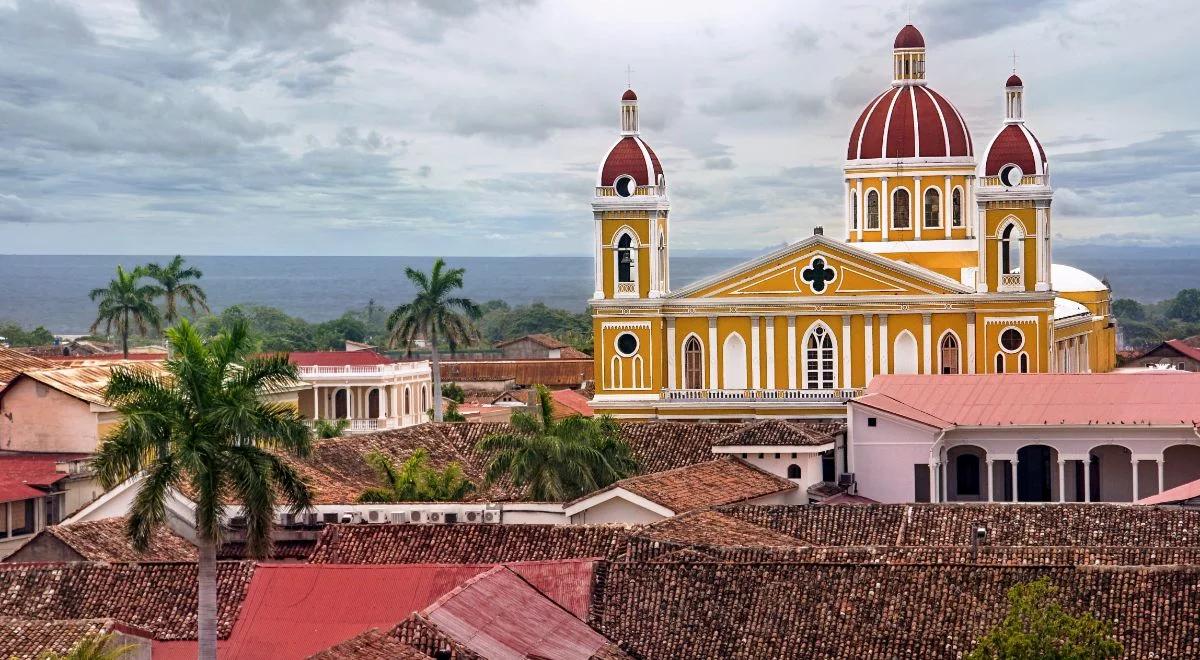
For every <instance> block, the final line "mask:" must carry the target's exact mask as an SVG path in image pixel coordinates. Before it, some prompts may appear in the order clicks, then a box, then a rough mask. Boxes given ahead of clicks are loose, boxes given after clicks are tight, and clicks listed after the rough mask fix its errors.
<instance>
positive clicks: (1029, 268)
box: [981, 206, 1040, 291]
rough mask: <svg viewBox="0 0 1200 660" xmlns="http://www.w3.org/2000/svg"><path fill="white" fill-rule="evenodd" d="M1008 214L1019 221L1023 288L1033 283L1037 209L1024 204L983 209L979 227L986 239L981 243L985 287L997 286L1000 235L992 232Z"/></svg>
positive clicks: (1029, 288)
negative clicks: (1022, 235) (982, 229)
mask: <svg viewBox="0 0 1200 660" xmlns="http://www.w3.org/2000/svg"><path fill="white" fill-rule="evenodd" d="M1009 217H1015V218H1016V219H1017V220H1018V221H1020V223H1021V230H1022V232H1024V234H1025V238H1024V239H1023V240H1022V241H1021V243H1022V249H1021V255H1022V263H1021V272H1022V273H1024V274H1025V278H1024V284H1025V290H1026V291H1033V290H1035V289H1036V287H1037V272H1038V270H1037V269H1038V263H1037V241H1038V239H1039V238H1040V237H1038V236H1037V235H1036V234H1037V210H1036V209H1034V208H1033V207H1030V206H1027V207H1023V208H988V209H987V210H986V211H985V213H984V219H983V228H984V230H985V233H984V236H985V237H986V241H985V244H984V261H985V263H984V264H982V265H981V267H982V268H984V269H985V270H984V274H985V277H986V281H987V286H988V291H996V290H997V289H998V288H999V286H1000V262H1001V253H1000V236H999V235H998V234H997V233H996V232H997V230H998V229H999V228H1000V225H1002V224H1004V222H1005V221H1006V220H1008V218H1009Z"/></svg>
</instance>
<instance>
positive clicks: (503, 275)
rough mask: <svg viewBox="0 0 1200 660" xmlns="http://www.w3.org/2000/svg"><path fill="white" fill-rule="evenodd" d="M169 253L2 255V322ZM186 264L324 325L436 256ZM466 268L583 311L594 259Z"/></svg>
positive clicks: (386, 293) (65, 318) (1132, 265)
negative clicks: (120, 267)
mask: <svg viewBox="0 0 1200 660" xmlns="http://www.w3.org/2000/svg"><path fill="white" fill-rule="evenodd" d="M1054 257H1055V261H1056V262H1058V263H1065V264H1070V265H1073V266H1077V267H1079V268H1082V269H1084V270H1086V271H1088V272H1090V273H1092V274H1094V275H1096V276H1097V277H1108V278H1109V281H1110V282H1111V283H1112V286H1113V290H1114V292H1115V295H1116V296H1117V297H1128V298H1135V299H1138V300H1141V301H1143V302H1151V301H1155V300H1162V299H1164V298H1169V297H1171V296H1173V295H1174V294H1175V292H1177V291H1179V290H1180V289H1183V288H1188V287H1198V288H1200V251H1197V250H1196V249H1194V248H1183V247H1179V248H1133V247H1101V246H1075V247H1067V246H1063V247H1059V246H1056V247H1055V249H1054ZM746 258H748V257H745V256H738V257H726V256H722V257H696V256H677V257H672V259H671V281H672V283H673V284H674V285H675V287H676V288H679V287H681V286H683V285H685V284H688V283H689V282H692V281H695V280H696V279H699V278H701V277H704V276H706V275H711V274H714V273H717V272H720V271H721V270H723V269H725V268H728V267H730V266H733V265H735V264H737V263H740V262H741V261H744V260H745V259H746ZM166 259H167V257H148V256H137V257H131V256H111V255H110V256H41V255H39V256H31V255H17V256H0V321H16V322H18V323H20V324H22V325H25V326H36V325H44V326H45V327H46V328H47V329H49V330H50V331H52V332H55V333H82V332H85V331H86V329H87V327H88V325H89V324H90V323H91V321H92V320H93V319H94V318H95V317H94V313H95V307H94V305H93V304H92V303H91V301H89V300H88V298H87V294H88V291H90V290H91V289H93V288H96V287H100V286H103V285H104V284H106V283H107V282H108V280H110V279H111V278H112V273H113V270H114V269H115V268H116V265H117V264H122V265H124V266H126V267H131V266H134V265H137V264H141V263H146V262H147V261H166ZM188 261H189V262H190V263H192V264H194V265H196V266H198V267H199V268H201V269H202V270H203V271H204V279H203V280H202V284H203V286H204V289H205V291H206V292H207V293H208V297H209V301H210V303H211V304H212V306H213V308H214V309H222V308H224V307H226V306H229V305H232V304H236V303H258V304H263V305H271V306H273V307H278V308H280V309H282V310H284V311H285V312H287V313H289V314H292V315H294V316H299V317H301V318H304V319H307V320H310V321H321V320H326V319H330V318H335V317H337V316H340V315H341V314H342V313H343V312H345V311H346V310H348V309H351V308H361V307H363V306H365V305H366V304H367V301H368V300H369V299H371V298H374V299H375V302H376V303H377V304H379V305H382V306H384V307H388V308H390V307H393V306H395V305H396V304H397V303H399V302H400V301H402V300H404V299H406V298H407V297H409V296H410V295H411V294H412V288H411V287H410V286H409V284H408V280H406V279H405V277H404V267H405V266H413V267H415V268H420V269H424V270H428V269H429V267H430V265H431V264H432V262H433V259H432V258H431V257H246V256H238V257H219V256H195V257H188ZM447 261H448V262H449V264H450V265H451V266H458V267H463V268H465V269H466V271H467V272H466V295H467V296H468V297H470V298H473V299H474V300H476V301H478V302H483V301H486V300H493V299H500V300H504V301H507V302H508V303H509V304H511V305H519V304H525V303H530V302H538V301H540V302H544V303H546V304H547V305H550V306H552V307H561V308H564V309H570V310H575V311H582V310H583V309H584V308H585V306H586V301H587V299H588V297H589V296H590V295H591V292H592V263H591V259H590V258H588V257H451V258H448V259H447Z"/></svg>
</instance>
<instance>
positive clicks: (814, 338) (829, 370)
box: [804, 324, 836, 390]
mask: <svg viewBox="0 0 1200 660" xmlns="http://www.w3.org/2000/svg"><path fill="white" fill-rule="evenodd" d="M833 353H834V351H833V337H832V336H831V333H830V332H829V329H828V328H826V327H825V326H824V324H817V325H816V326H814V327H813V329H812V330H811V331H809V333H808V339H807V340H806V341H805V342H804V388H805V389H809V390H831V389H833V386H834V380H835V379H836V374H835V372H834V365H835V364H836V361H835V360H834V355H833Z"/></svg>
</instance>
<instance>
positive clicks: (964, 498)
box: [914, 439, 1200, 502]
mask: <svg viewBox="0 0 1200 660" xmlns="http://www.w3.org/2000/svg"><path fill="white" fill-rule="evenodd" d="M1054 444H1058V446H1057V447H1056V446H1053V444H1051V443H1046V444H1026V445H1022V446H1020V447H1019V448H1017V449H1016V451H1015V452H1014V451H1013V449H1012V443H1011V442H978V443H966V442H964V443H956V444H949V445H948V446H946V447H944V448H942V449H941V450H940V451H939V452H938V454H939V455H940V460H938V459H935V460H933V461H931V462H930V463H929V464H928V465H917V466H915V467H914V470H915V472H916V474H915V475H914V476H915V477H916V481H915V483H916V491H917V492H916V498H917V501H935V502H1134V501H1137V500H1139V499H1142V498H1144V497H1149V496H1151V495H1155V494H1157V493H1161V492H1162V491H1164V490H1167V489H1170V488H1174V487H1176V486H1179V485H1182V484H1185V483H1188V482H1190V481H1194V480H1196V479H1200V439H1198V440H1196V441H1191V442H1178V441H1174V442H1172V441H1162V440H1159V441H1150V442H1129V441H1126V442H1123V443H1118V442H1108V443H1101V444H1095V445H1092V446H1083V447H1080V446H1079V441H1068V442H1066V443H1054ZM1129 445H1132V447H1131V446H1129ZM1155 445H1158V446H1155ZM922 473H923V474H922ZM930 493H933V498H932V500H931V498H930V497H929V494H930Z"/></svg>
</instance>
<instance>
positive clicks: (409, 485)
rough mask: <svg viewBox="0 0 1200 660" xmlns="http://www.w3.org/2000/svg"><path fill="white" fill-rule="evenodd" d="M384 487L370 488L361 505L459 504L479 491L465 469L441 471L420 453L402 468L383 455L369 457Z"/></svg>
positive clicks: (450, 466)
mask: <svg viewBox="0 0 1200 660" xmlns="http://www.w3.org/2000/svg"><path fill="white" fill-rule="evenodd" d="M366 461H367V464H369V465H370V466H371V467H372V468H374V469H375V473H376V474H378V475H379V480H380V481H382V482H383V486H381V487H379V488H369V489H367V490H365V491H363V493H362V495H359V497H358V501H359V502H456V501H459V500H461V499H462V498H464V497H466V496H467V495H468V494H469V493H471V492H472V491H474V490H475V484H473V483H471V481H470V480H469V479H467V477H466V475H465V474H464V473H463V470H462V466H461V465H459V464H458V463H457V462H451V463H449V464H447V465H446V467H445V468H443V469H441V470H438V469H436V468H433V467H431V466H430V465H429V452H427V451H425V450H424V449H418V450H416V451H415V452H413V454H412V456H410V457H408V460H406V461H404V463H402V464H401V465H400V467H399V468H397V467H396V466H395V464H394V463H392V460H391V459H390V458H389V457H388V456H387V455H386V454H382V453H379V452H371V453H370V454H367V457H366Z"/></svg>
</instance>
